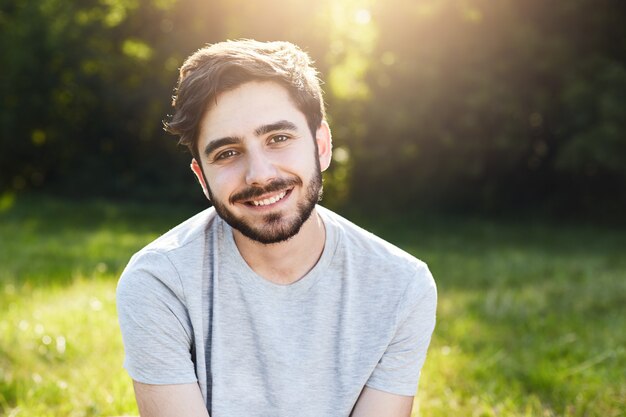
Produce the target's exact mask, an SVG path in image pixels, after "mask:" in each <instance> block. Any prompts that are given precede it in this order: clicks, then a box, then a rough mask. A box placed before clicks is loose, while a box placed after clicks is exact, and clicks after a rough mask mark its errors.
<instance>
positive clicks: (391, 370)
mask: <svg viewBox="0 0 626 417" xmlns="http://www.w3.org/2000/svg"><path fill="white" fill-rule="evenodd" d="M436 309H437V289H436V286H435V282H434V280H433V278H432V275H431V273H430V271H429V270H428V267H427V266H426V265H425V264H422V265H421V266H420V267H419V268H418V271H417V276H416V279H414V280H412V281H411V282H410V283H409V285H408V287H407V290H406V291H405V293H404V297H403V300H402V301H401V303H400V310H399V312H398V317H397V320H396V323H397V325H396V332H395V334H394V337H393V339H392V341H391V343H390V344H389V345H388V346H387V349H386V351H385V353H384V354H383V356H382V358H381V359H380V361H379V362H378V364H377V366H376V368H375V369H374V371H373V372H372V375H371V376H370V378H369V379H368V381H367V383H366V386H368V387H370V388H373V389H377V390H380V391H385V392H389V393H392V394H397V395H407V396H413V395H415V393H416V392H417V386H418V382H419V377H420V372H421V369H422V366H423V365H424V361H425V360H426V351H427V350H428V345H429V344H430V338H431V335H432V333H433V330H434V328H435V315H436Z"/></svg>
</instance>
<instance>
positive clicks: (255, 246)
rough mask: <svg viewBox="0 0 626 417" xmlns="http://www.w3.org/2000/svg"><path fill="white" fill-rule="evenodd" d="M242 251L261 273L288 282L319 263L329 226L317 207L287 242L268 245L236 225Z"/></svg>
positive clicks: (277, 280) (251, 265)
mask: <svg viewBox="0 0 626 417" xmlns="http://www.w3.org/2000/svg"><path fill="white" fill-rule="evenodd" d="M233 237H234V239H235V244H236V245H237V248H238V249H239V253H240V254H241V256H242V257H243V259H244V260H245V261H246V263H247V264H248V265H249V266H250V268H252V270H253V271H254V272H256V273H257V274H259V275H260V276H261V277H263V278H265V279H267V280H268V281H271V282H273V283H276V284H282V285H288V284H292V283H294V282H296V281H298V280H299V279H300V278H302V277H304V276H305V275H306V274H307V273H308V272H309V271H310V270H311V269H312V268H313V267H314V266H315V264H316V263H317V261H318V260H319V258H320V256H321V255H322V252H323V250H324V244H325V243H326V229H325V228H324V222H323V221H322V219H321V218H320V216H319V214H318V213H317V210H316V209H314V210H313V212H312V213H311V216H310V217H309V218H308V220H307V221H306V222H304V224H303V225H302V227H301V228H300V231H299V232H298V233H297V234H296V235H295V236H293V237H292V238H291V239H288V240H286V241H284V242H279V243H272V244H269V245H265V244H263V243H259V242H256V241H254V240H251V239H249V238H248V237H246V236H244V235H242V234H241V233H240V232H239V231H238V230H235V229H233Z"/></svg>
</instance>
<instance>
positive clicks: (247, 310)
mask: <svg viewBox="0 0 626 417" xmlns="http://www.w3.org/2000/svg"><path fill="white" fill-rule="evenodd" d="M317 211H318V213H319V214H320V216H321V218H322V220H323V222H324V225H325V228H326V243H325V246H324V250H323V253H322V255H321V257H320V259H319V261H318V262H317V264H316V265H315V266H314V267H313V269H312V270H311V271H310V272H309V273H308V274H307V275H306V276H304V277H303V278H302V279H300V280H299V281H297V282H295V283H293V284H291V285H277V284H274V283H271V282H269V281H267V280H265V279H264V278H262V277H260V276H259V275H257V274H256V273H255V272H254V271H253V270H252V269H251V268H250V267H249V266H248V265H247V264H246V262H245V261H244V259H243V258H242V257H241V255H240V253H239V251H238V249H237V246H236V245H235V242H234V239H233V235H232V229H231V228H230V226H228V225H227V224H226V223H225V222H224V221H223V220H222V219H221V218H220V217H219V216H217V215H216V214H215V211H214V210H213V209H208V210H205V211H203V212H201V213H199V214H198V215H196V216H194V217H192V218H191V219H189V220H187V221H186V222H184V223H182V224H181V225H179V226H177V227H176V228H174V229H172V230H170V231H169V232H168V233H166V234H165V235H163V236H161V237H160V238H158V239H157V240H155V241H154V242H152V243H151V244H150V245H148V246H147V247H145V248H144V249H142V250H141V251H140V252H138V253H137V254H135V256H133V258H132V259H131V261H130V263H129V264H128V266H127V267H126V269H125V270H124V273H123V274H122V277H121V279H120V282H119V284H118V288H117V307H118V313H119V320H120V325H121V328H122V335H123V339H124V346H125V351H126V359H125V363H124V366H125V368H126V369H127V370H128V373H129V374H130V376H131V377H132V378H133V379H134V380H136V381H139V382H143V383H146V384H179V383H193V382H196V381H197V382H198V383H199V385H200V389H201V392H202V395H203V397H204V399H205V401H206V404H207V409H208V410H209V412H210V414H211V417H241V416H246V417H282V416H284V417H293V416H300V417H306V416H311V417H313V416H314V417H321V416H329V417H344V416H348V415H349V414H350V412H351V410H352V408H353V406H354V404H355V402H356V400H357V399H358V396H359V394H360V392H361V390H362V389H363V387H364V386H366V385H367V386H368V387H370V388H374V389H377V390H381V391H386V392H390V393H394V394H399V395H409V396H410V395H414V394H415V392H416V390H417V383H418V379H419V374H420V370H421V368H422V365H423V363H424V360H425V358H426V350H427V348H428V344H429V342H430V337H431V334H432V331H433V328H434V325H435V309H436V303H437V295H436V288H435V284H434V281H433V279H432V276H431V274H430V272H429V270H428V268H427V266H426V265H425V264H424V263H423V262H421V261H419V260H417V259H415V258H414V257H412V256H411V255H409V254H407V253H406V252H404V251H402V250H400V249H398V248H396V247H395V246H393V245H391V244H389V243H387V242H385V241H383V240H382V239H379V238H378V237H376V236H374V235H372V234H371V233H368V232H366V231H364V230H363V229H360V228H359V227H357V226H355V225H354V224H352V223H350V222H349V221H347V220H345V219H344V218H342V217H340V216H339V215H337V214H335V213H333V212H331V211H329V210H327V209H324V208H323V207H320V206H318V207H317Z"/></svg>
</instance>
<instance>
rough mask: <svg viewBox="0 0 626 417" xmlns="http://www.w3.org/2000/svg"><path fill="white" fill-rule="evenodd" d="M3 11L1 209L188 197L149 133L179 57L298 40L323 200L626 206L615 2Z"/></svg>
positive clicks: (196, 0)
mask: <svg viewBox="0 0 626 417" xmlns="http://www.w3.org/2000/svg"><path fill="white" fill-rule="evenodd" d="M2 4H3V5H2V8H1V9H0V35H1V36H0V62H2V64H1V65H2V71H1V74H0V76H1V78H0V79H1V81H0V100H1V102H0V105H1V109H2V112H1V114H0V141H2V142H1V144H0V146H1V149H2V152H1V155H0V190H1V191H2V193H4V195H5V196H9V195H13V194H16V193H17V194H19V193H22V192H24V191H33V192H39V191H45V192H49V193H53V194H55V195H63V196H68V197H80V198H88V197H107V198H116V199H124V200H128V199H140V200H152V201H164V200H168V199H175V198H183V199H185V200H190V199H195V201H196V202H202V198H203V197H202V195H201V193H198V192H197V190H196V188H197V187H196V184H195V182H194V181H193V180H192V179H190V174H189V172H188V166H187V161H188V159H189V154H187V153H186V151H184V150H182V149H181V148H177V146H175V145H174V144H175V143H176V139H175V138H173V137H171V136H168V135H166V134H165V133H164V132H163V130H162V124H161V122H162V120H164V119H166V118H167V115H168V113H169V112H170V101H171V96H172V94H173V87H174V84H175V82H176V79H177V70H178V68H179V66H180V65H181V63H182V62H183V60H184V58H185V57H186V56H188V55H189V54H190V53H191V52H193V51H195V50H196V49H198V48H200V47H202V46H203V45H204V44H206V43H211V42H217V41H221V40H224V39H235V38H242V37H249V38H255V39H258V40H277V39H280V40H289V41H292V42H294V43H296V44H298V45H300V46H301V47H302V48H303V49H304V50H306V51H307V52H309V54H310V55H311V56H312V57H313V59H314V60H315V61H316V65H317V66H318V68H319V70H320V72H321V76H322V78H323V79H324V80H325V82H326V84H325V86H324V90H325V93H326V101H327V104H328V113H329V118H330V122H331V127H332V128H333V133H334V140H335V146H336V148H335V149H336V152H335V158H334V164H333V166H332V170H331V171H330V172H329V174H328V177H329V178H328V181H327V187H326V188H327V189H326V191H327V204H331V205H340V204H348V205H356V206H359V207H363V208H365V207H371V208H376V209H380V208H398V207H403V208H415V207H427V208H436V209H450V210H457V211H458V210H469V209H471V210H487V211H502V210H520V209H521V210H529V209H531V210H539V211H546V212H549V213H556V214H559V215H562V214H568V215H572V214H586V213H594V214H602V215H605V214H609V213H611V214H613V215H618V214H619V215H621V213H622V211H623V210H624V208H625V207H626V117H625V115H626V67H625V63H626V25H624V24H623V21H624V17H625V16H626V4H625V3H624V2H621V1H612V0H594V1H591V0H571V1H559V2H546V1H541V0H524V1H514V0H508V1H506V0H505V1H494V0H474V1H471V0H454V1H453V0H450V1H447V0H414V1H406V0H402V1H400V0H387V1H380V0H378V1H376V0H340V1H330V0H319V1H315V2H305V1H288V2H286V1H278V0H267V1H264V2H251V1H244V0H212V1H200V0H91V1H90V0H82V1H72V2H67V1H62V0H40V1H35V2H29V1H8V0H4V1H3V3H2ZM383 190H384V196H383V195H382V194H381V193H382V192H383ZM373 193H375V195H373ZM382 197H384V198H382Z"/></svg>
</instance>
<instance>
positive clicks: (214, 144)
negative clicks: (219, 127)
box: [204, 136, 241, 156]
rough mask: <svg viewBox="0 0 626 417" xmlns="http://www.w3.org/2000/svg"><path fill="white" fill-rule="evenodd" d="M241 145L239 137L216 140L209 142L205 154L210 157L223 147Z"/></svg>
mask: <svg viewBox="0 0 626 417" xmlns="http://www.w3.org/2000/svg"><path fill="white" fill-rule="evenodd" d="M239 143H241V139H240V138H238V137H233V136H227V137H225V138H220V139H215V140H212V141H211V142H209V143H208V144H207V146H206V147H205V148H204V154H205V155H207V156H208V155H211V153H213V152H214V151H215V150H216V149H218V148H221V147H222V146H228V145H237V144H239Z"/></svg>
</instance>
